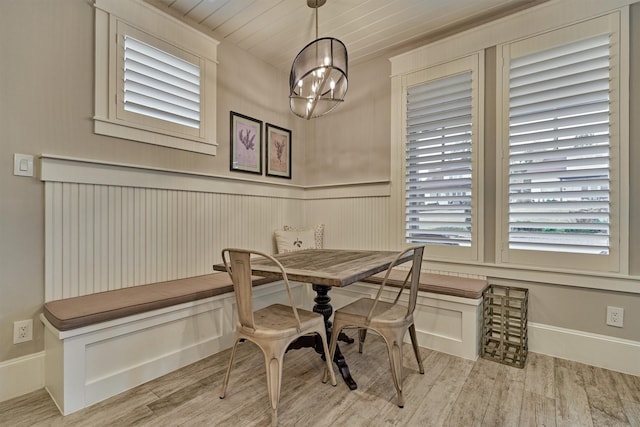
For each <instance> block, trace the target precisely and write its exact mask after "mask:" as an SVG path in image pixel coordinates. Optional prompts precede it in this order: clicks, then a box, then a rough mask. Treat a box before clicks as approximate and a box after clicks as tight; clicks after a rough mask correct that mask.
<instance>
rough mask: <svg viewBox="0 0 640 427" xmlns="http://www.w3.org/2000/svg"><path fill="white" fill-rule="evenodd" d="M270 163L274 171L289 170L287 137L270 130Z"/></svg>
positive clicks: (283, 171)
mask: <svg viewBox="0 0 640 427" xmlns="http://www.w3.org/2000/svg"><path fill="white" fill-rule="evenodd" d="M269 143H270V146H269V165H270V169H271V171H273V172H282V173H286V172H287V164H288V159H289V153H287V149H288V147H287V145H288V144H287V137H286V136H285V135H282V134H280V133H277V132H273V131H271V132H269Z"/></svg>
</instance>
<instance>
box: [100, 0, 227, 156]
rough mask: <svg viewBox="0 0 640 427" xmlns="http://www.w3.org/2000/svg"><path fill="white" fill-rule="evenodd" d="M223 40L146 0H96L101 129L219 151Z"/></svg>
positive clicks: (176, 145) (144, 139)
mask: <svg viewBox="0 0 640 427" xmlns="http://www.w3.org/2000/svg"><path fill="white" fill-rule="evenodd" d="M122 17H126V20H125V19H124V18H122ZM217 44H218V42H217V41H215V40H214V39H211V38H209V37H207V36H205V35H203V34H201V33H199V32H197V31H196V30H194V29H192V28H190V27H188V26H186V25H184V24H182V23H180V22H178V21H175V20H173V19H171V18H170V17H169V16H167V15H164V14H163V13H162V12H160V11H158V10H157V9H155V8H153V7H151V6H149V5H147V4H144V3H142V2H137V1H132V2H121V1H117V0H98V1H97V2H96V107H95V109H96V112H95V117H94V125H95V132H96V133H99V134H103V135H109V136H115V137H119V138H125V139H130V140H134V141H140V142H145V143H150V144H156V145H162V146H166V147H171V148H178V149H182V150H189V151H195V152H200V153H206V154H215V153H216V145H217V144H216V142H215V135H216V132H215V131H216V126H215V124H216V114H215V107H216V87H215V82H216V63H215V60H216V49H217Z"/></svg>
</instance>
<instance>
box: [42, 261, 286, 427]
mask: <svg viewBox="0 0 640 427" xmlns="http://www.w3.org/2000/svg"><path fill="white" fill-rule="evenodd" d="M270 282H274V280H273V279H266V278H262V277H254V286H257V288H256V289H254V293H255V295H256V299H259V303H258V304H257V305H258V306H262V305H267V304H271V303H273V302H283V298H286V292H285V291H284V287H283V286H279V285H278V284H275V283H274V284H273V285H272V286H269V285H268V283H270ZM263 285H264V286H263ZM234 306H235V298H234V294H233V284H232V282H231V279H230V277H229V275H228V274H227V273H214V274H208V275H203V276H198V277H190V278H185V279H178V280H171V281H166V282H161V283H152V284H148V285H140V286H134V287H128V288H122V289H117V290H111V291H106V292H100V293H95V294H90V295H84V296H79V297H73V298H67V299H62V300H56V301H50V302H47V303H45V305H44V308H43V313H42V315H41V320H42V322H43V323H44V325H45V387H46V389H47V390H48V392H49V394H50V395H51V397H52V398H53V400H54V401H55V402H56V404H57V405H58V407H59V409H60V411H61V412H62V413H63V414H64V415H67V414H70V413H72V412H75V411H77V410H79V409H82V408H84V407H87V406H89V405H91V404H94V403H96V402H99V401H101V400H104V399H106V398H108V397H110V396H113V395H116V394H118V393H121V392H123V391H125V390H128V389H130V388H132V387H135V386H137V385H139V384H142V383H144V382H147V381H149V380H151V379H153V378H157V377H159V376H161V375H164V374H166V373H168V372H171V371H173V370H176V369H179V368H181V367H183V366H186V365H188V364H191V363H193V362H195V361H197V360H200V359H202V358H205V357H207V356H209V355H211V354H215V353H217V352H219V351H222V350H224V349H226V348H228V347H230V346H231V344H232V339H233V336H232V333H233V326H234V324H235V320H234V319H235V317H234V316H235V314H234V308H233V307H234Z"/></svg>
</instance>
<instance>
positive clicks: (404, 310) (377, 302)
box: [328, 246, 424, 408]
mask: <svg viewBox="0 0 640 427" xmlns="http://www.w3.org/2000/svg"><path fill="white" fill-rule="evenodd" d="M423 252H424V246H415V247H411V248H409V249H406V250H405V251H403V252H402V253H400V254H399V255H398V256H397V257H396V259H395V260H394V261H393V262H392V263H391V265H390V266H389V268H388V269H387V273H386V275H385V276H384V279H383V281H382V283H381V284H380V287H379V288H378V293H377V295H376V297H375V298H361V299H359V300H357V301H354V302H352V303H351V304H348V305H346V306H344V307H342V308H340V309H338V310H336V311H335V314H334V318H333V332H332V334H331V346H330V353H329V354H330V357H328V360H332V359H333V355H334V352H335V351H336V343H337V337H338V335H339V334H340V331H342V330H343V329H344V328H358V332H359V333H358V336H359V352H360V353H362V347H363V344H364V340H365V338H366V332H367V330H368V329H371V330H373V331H375V332H377V333H378V334H379V335H380V336H381V337H382V338H383V339H384V341H385V343H386V345H387V352H388V353H389V362H390V364H391V374H392V376H393V383H394V385H395V388H396V392H397V395H398V402H397V403H398V406H399V407H401V408H402V407H403V406H404V397H403V396H402V343H403V341H404V336H405V334H406V332H407V330H409V334H410V336H411V343H412V344H413V351H414V353H415V355H416V360H417V361H418V366H419V368H420V373H421V374H424V367H423V366H422V358H421V357H420V349H419V348H418V340H417V337H416V327H415V324H414V322H413V312H414V310H415V307H416V299H417V296H418V285H419V282H420V269H421V266H422V254H423ZM409 253H412V259H413V262H412V266H411V269H410V270H409V271H408V272H407V275H406V277H405V279H404V283H403V284H402V287H401V288H400V290H399V291H398V293H397V295H396V297H395V300H394V301H393V302H387V301H382V300H381V299H380V297H381V296H382V295H383V290H384V289H385V286H386V285H387V280H388V278H389V273H390V272H391V269H392V268H393V267H395V266H396V265H398V264H399V261H400V259H401V258H404V257H406V255H407V254H409ZM409 279H411V282H410V286H409V295H408V298H407V299H406V301H401V300H400V296H401V295H402V293H403V291H404V289H405V287H406V285H407V282H408V281H409Z"/></svg>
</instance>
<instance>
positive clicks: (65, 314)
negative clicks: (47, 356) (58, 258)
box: [43, 272, 275, 331]
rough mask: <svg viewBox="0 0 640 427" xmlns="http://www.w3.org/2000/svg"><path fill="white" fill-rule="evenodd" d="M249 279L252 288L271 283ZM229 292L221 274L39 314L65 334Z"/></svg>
mask: <svg viewBox="0 0 640 427" xmlns="http://www.w3.org/2000/svg"><path fill="white" fill-rule="evenodd" d="M253 279H254V280H253V285H254V286H257V285H262V284H265V283H270V282H273V281H275V279H267V278H264V277H258V276H254V277H253ZM232 291H233V283H232V282H231V278H230V277H229V275H228V274H227V273H225V272H221V273H213V274H207V275H204V276H197V277H188V278H186V279H177V280H169V281H167V282H159V283H151V284H149V285H141V286H133V287H129V288H122V289H116V290H112V291H106V292H99V293H95V294H90V295H83V296H79V297H73V298H66V299H61V300H56V301H49V302H47V303H45V305H44V310H43V312H44V316H45V317H46V318H47V320H48V321H49V323H51V324H52V325H53V326H54V327H55V328H56V329H58V330H59V331H67V330H71V329H76V328H81V327H83V326H87V325H92V324H94V323H100V322H106V321H108V320H113V319H118V318H121V317H126V316H131V315H134V314H138V313H144V312H147V311H151V310H155V309H158V308H164V307H169V306H172V305H176V304H182V303H185V302H190V301H196V300H200V299H204V298H209V297H212V296H216V295H221V294H224V293H227V292H232Z"/></svg>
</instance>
